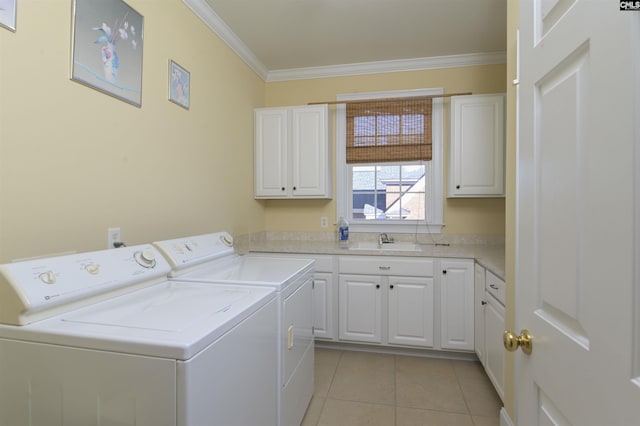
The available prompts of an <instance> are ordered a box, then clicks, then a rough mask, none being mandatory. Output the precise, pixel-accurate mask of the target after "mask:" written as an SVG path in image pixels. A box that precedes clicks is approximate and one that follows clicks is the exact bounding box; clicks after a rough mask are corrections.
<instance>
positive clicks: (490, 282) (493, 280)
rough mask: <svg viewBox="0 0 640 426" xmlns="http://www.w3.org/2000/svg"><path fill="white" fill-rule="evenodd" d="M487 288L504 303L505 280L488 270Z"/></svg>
mask: <svg viewBox="0 0 640 426" xmlns="http://www.w3.org/2000/svg"><path fill="white" fill-rule="evenodd" d="M485 285H486V287H485V288H486V290H487V292H489V293H490V294H492V295H493V297H495V298H496V299H497V300H498V301H499V302H500V303H502V305H504V294H505V289H504V281H502V280H501V279H500V278H498V277H496V276H495V275H493V274H492V273H491V272H489V271H487V275H486V284H485Z"/></svg>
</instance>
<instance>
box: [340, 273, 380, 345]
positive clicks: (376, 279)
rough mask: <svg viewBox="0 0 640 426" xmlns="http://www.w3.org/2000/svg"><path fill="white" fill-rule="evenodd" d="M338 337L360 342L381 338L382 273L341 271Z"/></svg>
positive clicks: (371, 341) (378, 340) (377, 340)
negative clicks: (368, 273) (364, 273)
mask: <svg viewBox="0 0 640 426" xmlns="http://www.w3.org/2000/svg"><path fill="white" fill-rule="evenodd" d="M338 285H339V290H338V293H339V294H338V299H339V305H340V308H339V315H338V316H339V318H338V323H339V327H338V328H339V333H338V334H339V338H340V340H354V341H358V342H370V343H381V342H382V277H380V276H377V275H344V274H341V275H340V279H339V283H338Z"/></svg>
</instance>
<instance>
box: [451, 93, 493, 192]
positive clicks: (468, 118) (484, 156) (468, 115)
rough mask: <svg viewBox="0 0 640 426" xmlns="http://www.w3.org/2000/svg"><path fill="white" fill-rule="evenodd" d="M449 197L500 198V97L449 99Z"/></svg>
mask: <svg viewBox="0 0 640 426" xmlns="http://www.w3.org/2000/svg"><path fill="white" fill-rule="evenodd" d="M451 115H452V118H451V152H450V155H451V162H450V170H449V173H450V174H449V196H450V197H483V196H494V197H495V196H504V95H502V94H496V95H466V96H454V97H452V98H451Z"/></svg>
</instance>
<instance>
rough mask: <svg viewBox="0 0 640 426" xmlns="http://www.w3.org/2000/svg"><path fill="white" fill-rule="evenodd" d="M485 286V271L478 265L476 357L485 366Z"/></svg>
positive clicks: (476, 275)
mask: <svg viewBox="0 0 640 426" xmlns="http://www.w3.org/2000/svg"><path fill="white" fill-rule="evenodd" d="M484 284H485V269H484V268H483V267H482V266H480V265H478V264H476V265H475V283H474V287H475V297H474V309H473V311H474V328H475V333H474V335H475V336H474V337H475V347H476V355H478V359H479V360H480V362H481V363H482V365H484V364H485V359H484V311H485V304H486V303H487V302H486V301H485V300H484V298H485V297H484Z"/></svg>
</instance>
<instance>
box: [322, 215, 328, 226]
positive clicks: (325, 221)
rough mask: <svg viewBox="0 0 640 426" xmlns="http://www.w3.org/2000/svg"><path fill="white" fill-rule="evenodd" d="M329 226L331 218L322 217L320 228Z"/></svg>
mask: <svg viewBox="0 0 640 426" xmlns="http://www.w3.org/2000/svg"><path fill="white" fill-rule="evenodd" d="M327 226H329V218H328V217H326V216H321V217H320V228H326V227H327Z"/></svg>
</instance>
